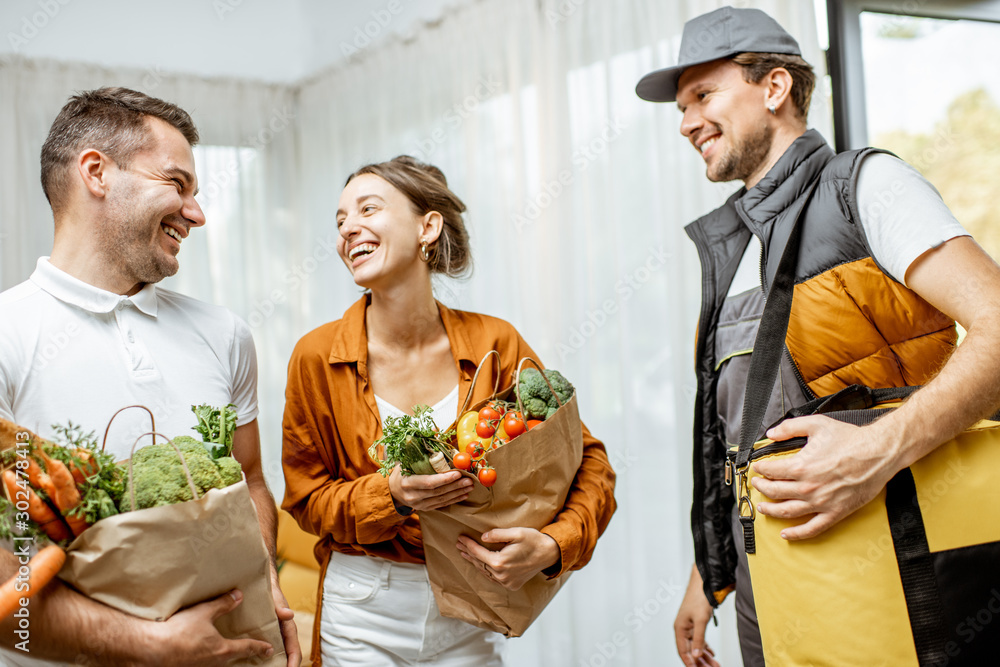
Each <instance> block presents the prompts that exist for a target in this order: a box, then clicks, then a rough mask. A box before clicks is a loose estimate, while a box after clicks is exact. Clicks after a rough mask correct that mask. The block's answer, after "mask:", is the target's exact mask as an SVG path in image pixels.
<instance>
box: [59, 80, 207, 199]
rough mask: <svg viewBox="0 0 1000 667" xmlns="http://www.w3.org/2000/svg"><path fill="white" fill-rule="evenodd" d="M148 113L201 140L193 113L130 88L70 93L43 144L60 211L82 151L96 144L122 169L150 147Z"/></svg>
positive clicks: (187, 136) (193, 141)
mask: <svg viewBox="0 0 1000 667" xmlns="http://www.w3.org/2000/svg"><path fill="white" fill-rule="evenodd" d="M147 116H152V117H154V118H159V119H160V120H162V121H164V122H166V123H169V124H170V125H172V126H173V127H175V128H177V129H178V130H179V131H180V133H181V134H183V135H184V138H185V139H187V141H188V143H189V144H191V145H192V146H194V145H195V144H197V143H198V129H197V128H196V127H195V125H194V121H192V120H191V116H190V115H188V112H186V111H184V109H181V108H180V107H178V106H177V105H175V104H171V103H170V102H164V101H163V100H160V99H157V98H155V97H150V96H149V95H146V94H145V93H140V92H138V91H135V90H130V89H128V88H98V89H96V90H87V91H84V92H82V93H77V94H76V95H74V96H73V97H71V98H69V102H67V103H66V105H65V106H64V107H63V108H62V110H61V111H60V112H59V115H58V116H56V119H55V120H54V121H53V122H52V127H51V129H49V136H48V138H47V139H46V140H45V144H43V145H42V190H44V192H45V197H46V199H48V200H49V205H50V206H52V210H53V211H55V210H57V209H58V208H59V207H61V206H62V205H63V203H64V202H63V199H64V196H65V192H66V186H67V182H66V168H67V167H68V166H69V165H70V164H71V163H72V162H73V160H74V159H76V156H77V155H79V154H80V151H82V150H84V149H86V148H95V149H97V150H99V151H101V152H102V153H104V154H105V155H107V156H108V157H109V158H111V159H112V160H114V161H115V163H116V164H117V165H118V166H119V167H121V168H122V169H127V168H128V164H129V162H130V161H131V160H132V158H133V157H134V156H135V154H136V153H138V152H139V151H140V150H142V149H143V148H145V147H146V144H147V140H148V139H149V129H148V128H147V127H146V124H145V119H146V117H147Z"/></svg>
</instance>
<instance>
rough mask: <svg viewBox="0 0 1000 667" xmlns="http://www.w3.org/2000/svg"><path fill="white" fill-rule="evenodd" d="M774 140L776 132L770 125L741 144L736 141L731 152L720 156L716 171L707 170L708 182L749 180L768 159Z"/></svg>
mask: <svg viewBox="0 0 1000 667" xmlns="http://www.w3.org/2000/svg"><path fill="white" fill-rule="evenodd" d="M720 131H721V128H720ZM773 140H774V130H773V129H772V128H771V126H770V125H761V126H760V127H759V128H758V129H757V131H756V132H754V133H753V134H751V135H749V136H747V137H745V138H744V139H743V140H742V141H740V142H739V143H737V142H736V141H735V140H734V141H733V145H732V148H731V149H730V150H729V152H728V153H725V154H723V155H720V156H719V161H718V163H717V164H716V166H715V169H714V170H713V169H712V168H711V167H710V168H709V169H708V170H707V172H706V176H708V180H710V181H712V182H714V183H724V182H727V181H746V180H748V179H749V178H750V177H751V176H753V175H754V173H755V172H756V171H757V170H758V169H759V168H760V166H761V165H762V164H763V163H764V160H766V159H767V155H768V153H769V152H770V151H771V142H772V141H773Z"/></svg>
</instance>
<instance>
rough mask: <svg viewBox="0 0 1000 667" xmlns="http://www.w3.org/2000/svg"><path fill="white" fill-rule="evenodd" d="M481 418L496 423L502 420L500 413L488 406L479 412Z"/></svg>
mask: <svg viewBox="0 0 1000 667" xmlns="http://www.w3.org/2000/svg"><path fill="white" fill-rule="evenodd" d="M479 418H480V419H485V420H486V421H488V422H490V421H496V420H497V419H500V413H499V412H497V411H496V410H494V409H493V408H491V407H490V406H488V405H487V406H486V407H485V408H483V409H482V410H480V411H479Z"/></svg>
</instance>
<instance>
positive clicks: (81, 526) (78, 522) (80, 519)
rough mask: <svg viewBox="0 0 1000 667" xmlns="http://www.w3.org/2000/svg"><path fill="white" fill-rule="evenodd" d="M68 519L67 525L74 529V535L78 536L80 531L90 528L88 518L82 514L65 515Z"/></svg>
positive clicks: (64, 517)
mask: <svg viewBox="0 0 1000 667" xmlns="http://www.w3.org/2000/svg"><path fill="white" fill-rule="evenodd" d="M63 519H65V520H66V525H67V526H69V529H70V530H72V531H73V537H77V536H78V535H79V534H80V533H82V532H83V531H85V530H87V529H88V528H90V524H89V523H87V519H86V518H84V516H83V515H82V514H81V515H79V516H63Z"/></svg>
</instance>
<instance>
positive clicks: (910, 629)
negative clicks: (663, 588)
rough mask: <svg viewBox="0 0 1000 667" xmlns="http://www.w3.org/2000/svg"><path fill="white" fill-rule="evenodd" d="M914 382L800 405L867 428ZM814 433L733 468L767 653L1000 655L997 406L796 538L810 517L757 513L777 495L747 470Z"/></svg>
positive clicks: (973, 658)
mask: <svg viewBox="0 0 1000 667" xmlns="http://www.w3.org/2000/svg"><path fill="white" fill-rule="evenodd" d="M915 389H916V388H915V387H905V388H902V389H874V390H873V389H869V388H868V387H860V386H854V387H848V388H847V389H844V390H843V391H841V392H839V393H838V394H835V395H834V396H832V397H829V398H827V399H820V400H818V401H814V402H813V403H810V404H807V405H805V406H802V408H799V409H797V410H795V411H794V412H793V414H791V415H790V417H794V416H802V415H805V414H825V415H826V416H828V417H831V418H833V419H838V420H841V421H846V422H849V423H852V424H855V425H857V426H863V425H865V424H868V423H870V422H871V421H873V420H875V419H876V418H878V417H880V416H881V415H883V414H885V413H886V412H888V411H891V410H893V409H895V408H896V407H898V406H899V405H900V403H901V400H902V399H905V398H906V397H907V396H908V395H909V394H910V393H912V392H913V391H914V390H915ZM805 444H806V442H805V438H794V439H791V440H785V441H781V442H772V441H771V440H760V441H758V442H756V443H754V445H753V450H752V453H751V454H750V456H749V463H750V464H751V466H750V469H749V471H748V473H747V474H746V475H742V474H738V475H737V477H738V480H739V482H738V483H739V497H740V498H741V501H740V521H741V523H743V529H744V541H745V543H746V545H745V546H746V548H747V560H748V562H749V565H750V579H751V582H752V584H753V596H754V602H755V605H756V609H757V619H758V622H759V623H760V634H761V640H762V643H763V647H764V657H765V660H766V663H767V665H769V666H770V665H779V666H780V665H796V666H798V665H812V666H816V667H819V666H827V665H829V666H830V667H834V666H837V667H840V666H844V665H886V666H889V665H892V666H896V665H913V666H917V665H920V666H922V667H923V666H935V667H943V666H945V665H948V666H953V665H976V666H977V667H978V666H980V665H982V666H985V665H1000V483H998V481H997V479H996V471H997V468H998V464H1000V414H998V415H994V416H993V418H991V419H989V420H983V421H980V422H979V423H977V424H975V425H974V426H972V427H971V428H969V429H968V430H966V431H965V432H963V433H962V434H960V435H959V436H958V437H957V438H955V439H954V440H951V441H950V442H947V443H945V444H943V445H941V446H940V447H938V448H937V449H936V450H934V451H933V452H932V453H931V454H929V455H928V456H926V457H924V458H923V459H921V460H919V461H917V462H916V463H914V464H913V465H912V466H911V467H910V468H908V469H906V470H903V471H901V472H900V473H899V474H897V475H896V477H894V478H893V479H892V481H891V482H890V483H889V485H888V486H887V487H886V489H884V490H883V491H882V492H881V493H880V494H879V495H878V496H877V497H876V498H875V499H874V500H872V501H871V502H870V503H868V504H867V505H865V506H864V507H863V508H861V509H860V510H858V511H857V512H855V513H854V514H852V515H850V516H849V517H848V518H847V519H845V520H844V521H841V522H840V523H838V524H837V525H835V526H834V527H833V528H831V529H829V530H828V531H826V532H825V533H823V534H822V535H819V536H817V537H815V538H813V539H809V540H802V541H796V542H789V541H787V540H784V539H782V538H781V537H780V532H781V530H782V529H783V528H786V527H788V526H791V525H795V524H798V523H801V522H802V519H797V520H787V519H777V518H774V517H769V516H765V515H763V514H757V513H756V512H755V511H754V508H755V507H756V506H757V504H758V503H760V502H762V501H767V500H769V499H768V498H767V497H766V496H764V495H763V494H761V493H760V492H758V491H757V490H756V489H754V488H753V486H751V485H750V484H749V480H750V479H752V478H753V477H755V476H756V475H755V474H754V472H753V466H752V464H753V463H754V462H756V461H760V460H763V459H765V458H777V457H786V456H792V455H794V454H795V453H796V452H797V451H798V450H799V449H801V448H802V447H803V446H805ZM743 499H745V500H743Z"/></svg>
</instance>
